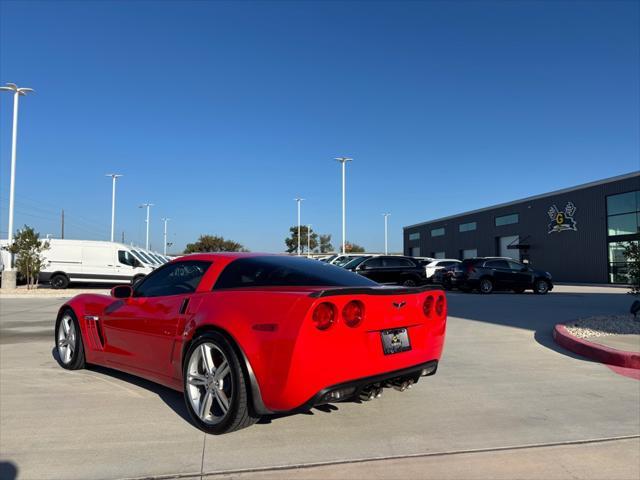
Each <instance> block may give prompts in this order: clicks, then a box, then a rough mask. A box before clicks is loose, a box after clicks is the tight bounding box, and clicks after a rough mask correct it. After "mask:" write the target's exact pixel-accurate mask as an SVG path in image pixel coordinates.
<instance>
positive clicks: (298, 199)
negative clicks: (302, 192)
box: [294, 197, 306, 202]
mask: <svg viewBox="0 0 640 480" xmlns="http://www.w3.org/2000/svg"><path fill="white" fill-rule="evenodd" d="M294 200H295V201H296V202H304V201H305V200H306V199H305V198H300V197H296V198H294Z"/></svg>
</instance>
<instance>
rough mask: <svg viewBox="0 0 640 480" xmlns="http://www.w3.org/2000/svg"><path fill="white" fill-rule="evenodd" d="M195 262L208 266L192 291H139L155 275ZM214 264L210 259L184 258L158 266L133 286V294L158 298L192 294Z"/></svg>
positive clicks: (134, 295) (137, 296) (135, 296)
mask: <svg viewBox="0 0 640 480" xmlns="http://www.w3.org/2000/svg"><path fill="white" fill-rule="evenodd" d="M193 263H196V264H203V265H205V266H206V267H205V269H204V272H203V273H202V276H201V277H200V280H199V281H198V283H197V284H196V285H195V287H193V291H191V292H180V293H172V294H169V295H141V294H140V293H139V292H140V288H141V287H143V286H144V284H145V283H148V282H149V281H150V280H153V279H154V278H155V277H157V276H158V274H160V273H163V272H164V271H165V270H167V269H171V268H173V269H177V268H178V267H180V266H183V265H185V264H193ZM212 264H213V262H212V261H210V260H182V261H177V262H169V263H165V264H164V265H162V266H161V267H158V268H156V269H155V270H154V271H153V272H151V273H150V274H148V275H146V276H145V277H144V278H143V279H142V280H141V281H140V282H138V283H136V285H135V286H134V288H133V295H132V296H133V297H134V298H158V297H174V296H176V295H192V294H194V293H195V292H196V291H197V290H198V287H199V286H200V283H201V282H202V279H203V278H204V276H205V275H206V274H207V271H209V269H210V268H211V265H212Z"/></svg>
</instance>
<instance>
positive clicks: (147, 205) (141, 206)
mask: <svg viewBox="0 0 640 480" xmlns="http://www.w3.org/2000/svg"><path fill="white" fill-rule="evenodd" d="M151 207H153V203H143V204H142V205H140V206H139V207H138V208H146V209H147V219H146V220H145V223H146V224H147V239H146V241H145V249H146V250H149V210H150V209H151Z"/></svg>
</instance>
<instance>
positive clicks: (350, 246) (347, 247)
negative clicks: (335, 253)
mask: <svg viewBox="0 0 640 480" xmlns="http://www.w3.org/2000/svg"><path fill="white" fill-rule="evenodd" d="M364 251H365V249H364V247H361V246H360V245H358V244H357V243H351V242H345V244H344V252H345V253H362V252H364Z"/></svg>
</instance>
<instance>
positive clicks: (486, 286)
mask: <svg viewBox="0 0 640 480" xmlns="http://www.w3.org/2000/svg"><path fill="white" fill-rule="evenodd" d="M478 289H479V290H480V293H484V294H489V293H491V292H493V282H492V281H491V279H490V278H482V279H480V285H479V287H478Z"/></svg>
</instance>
